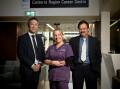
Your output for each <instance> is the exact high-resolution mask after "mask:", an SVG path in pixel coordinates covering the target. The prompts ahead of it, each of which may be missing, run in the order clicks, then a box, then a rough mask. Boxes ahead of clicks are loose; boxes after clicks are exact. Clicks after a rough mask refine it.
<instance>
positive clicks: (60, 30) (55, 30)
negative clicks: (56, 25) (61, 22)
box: [53, 29, 64, 36]
mask: <svg viewBox="0 0 120 89" xmlns="http://www.w3.org/2000/svg"><path fill="white" fill-rule="evenodd" d="M55 31H59V32H60V33H61V34H62V36H63V35H64V34H63V31H62V30H60V29H55V30H53V35H54V33H55Z"/></svg>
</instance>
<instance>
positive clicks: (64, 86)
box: [50, 81, 69, 89]
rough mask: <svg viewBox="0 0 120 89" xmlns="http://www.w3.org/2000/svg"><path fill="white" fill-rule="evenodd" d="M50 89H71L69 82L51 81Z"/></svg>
mask: <svg viewBox="0 0 120 89" xmlns="http://www.w3.org/2000/svg"><path fill="white" fill-rule="evenodd" d="M50 89H69V88H68V82H67V81H50Z"/></svg>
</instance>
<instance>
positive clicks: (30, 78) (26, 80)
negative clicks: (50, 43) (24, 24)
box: [17, 17, 45, 89]
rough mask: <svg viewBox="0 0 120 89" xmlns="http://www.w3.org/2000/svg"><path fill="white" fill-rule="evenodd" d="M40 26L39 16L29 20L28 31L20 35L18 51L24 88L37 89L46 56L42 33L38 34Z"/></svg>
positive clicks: (22, 86)
mask: <svg viewBox="0 0 120 89" xmlns="http://www.w3.org/2000/svg"><path fill="white" fill-rule="evenodd" d="M38 26H39V21H38V19H37V18H35V17H32V18H30V19H29V20H28V28H29V29H28V32H27V33H26V34H23V35H22V36H20V37H18V43H17V52H18V57H19V59H20V75H21V88H22V89H37V86H38V81H39V75H40V71H41V63H42V62H43V60H44V58H45V52H44V46H43V42H42V39H41V35H38V34H36V32H37V30H38Z"/></svg>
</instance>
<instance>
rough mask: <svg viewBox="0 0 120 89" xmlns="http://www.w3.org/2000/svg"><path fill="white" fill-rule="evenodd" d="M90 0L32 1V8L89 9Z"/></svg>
mask: <svg viewBox="0 0 120 89" xmlns="http://www.w3.org/2000/svg"><path fill="white" fill-rule="evenodd" d="M88 6H89V0H30V8H75V7H88Z"/></svg>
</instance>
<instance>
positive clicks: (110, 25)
mask: <svg viewBox="0 0 120 89" xmlns="http://www.w3.org/2000/svg"><path fill="white" fill-rule="evenodd" d="M119 21H120V19H118V20H117V21H115V22H113V23H112V24H111V25H110V27H112V26H113V25H115V24H116V23H118V22H119Z"/></svg>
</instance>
